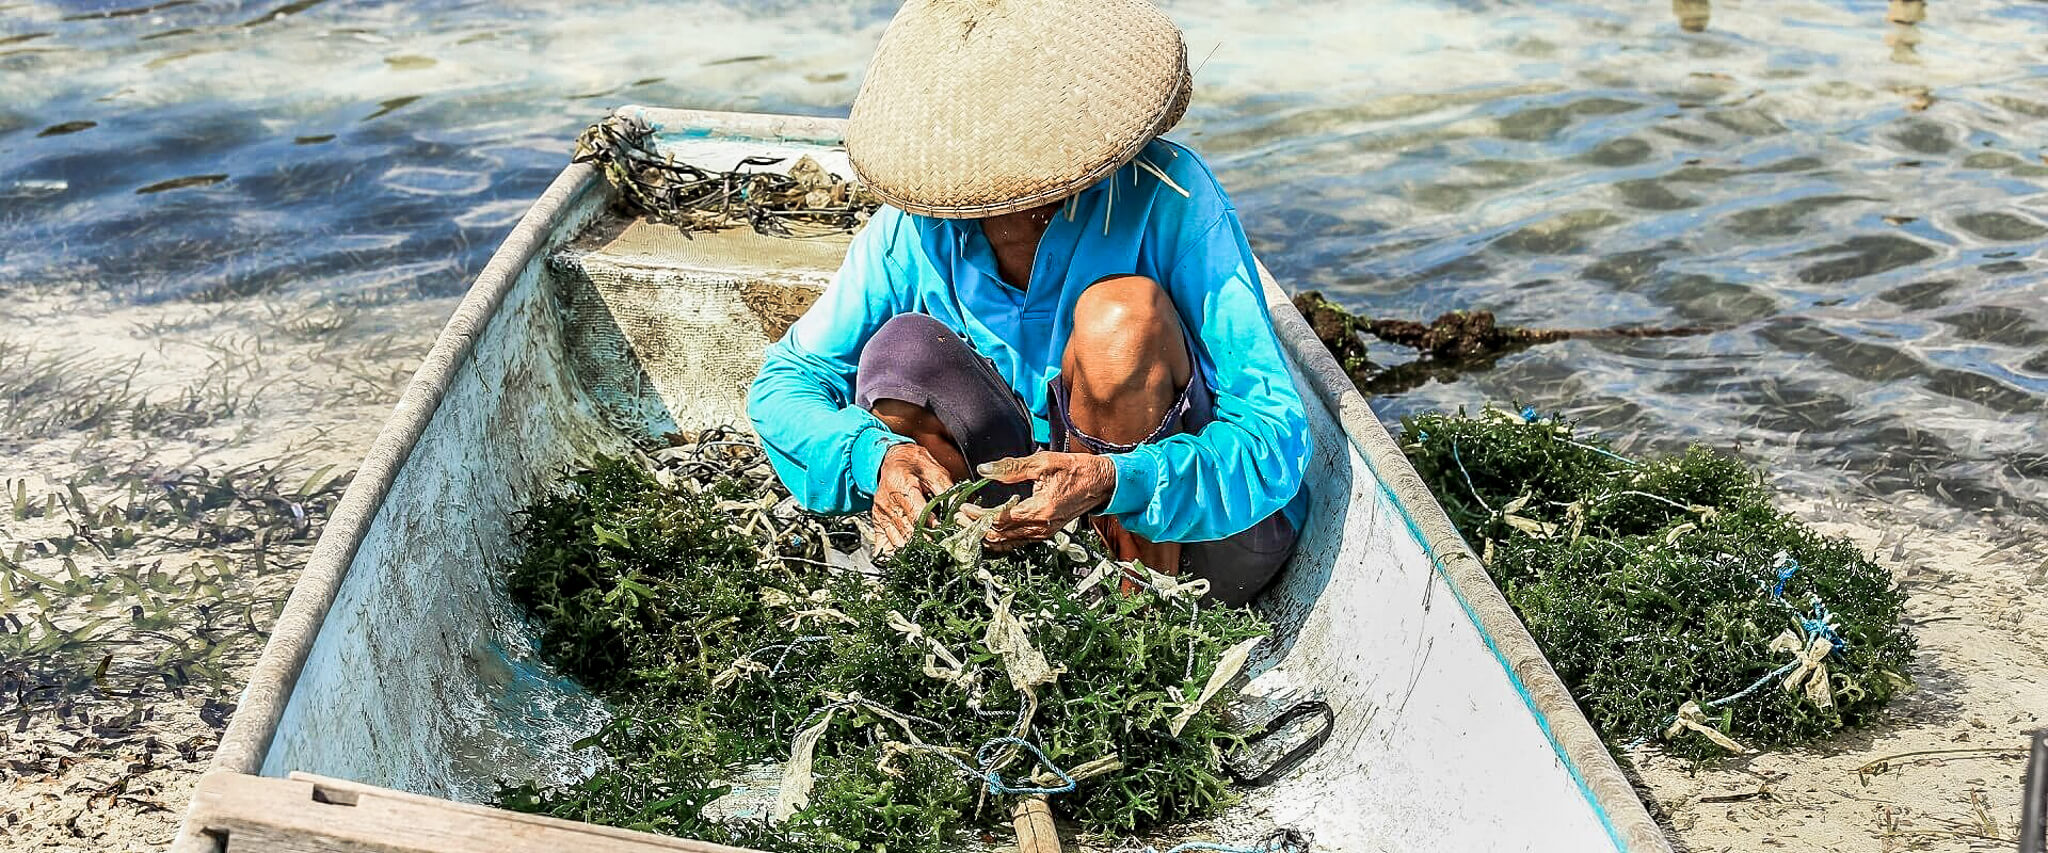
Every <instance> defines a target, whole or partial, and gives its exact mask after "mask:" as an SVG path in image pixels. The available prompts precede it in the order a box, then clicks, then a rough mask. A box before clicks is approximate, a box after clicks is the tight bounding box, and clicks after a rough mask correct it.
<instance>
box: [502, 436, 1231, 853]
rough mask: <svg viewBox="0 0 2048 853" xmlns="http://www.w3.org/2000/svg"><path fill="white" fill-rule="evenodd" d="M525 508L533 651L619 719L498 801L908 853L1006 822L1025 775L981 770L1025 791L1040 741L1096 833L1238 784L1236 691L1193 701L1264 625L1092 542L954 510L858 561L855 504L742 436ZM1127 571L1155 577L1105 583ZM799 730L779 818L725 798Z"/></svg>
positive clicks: (1084, 822)
mask: <svg viewBox="0 0 2048 853" xmlns="http://www.w3.org/2000/svg"><path fill="white" fill-rule="evenodd" d="M937 509H938V512H935V513H934V515H935V517H938V518H945V517H948V516H950V515H951V513H949V512H946V511H945V510H946V508H945V507H944V506H941V507H938V508H937ZM517 530H518V536H519V539H520V541H521V544H522V546H523V556H522V557H521V558H520V559H519V560H518V561H517V562H516V563H515V564H514V565H512V566H511V568H510V572H509V575H508V584H509V588H510V592H511V593H512V595H513V597H514V599H515V600H517V601H518V602H519V603H521V604H522V605H524V606H525V607H526V609H527V610H528V612H529V614H530V615H531V617H532V618H533V619H534V621H535V622H536V624H537V626H538V627H539V629H540V631H541V647H542V652H543V655H544V656H545V657H546V658H547V659H548V660H549V661H550V662H551V663H553V664H554V665H555V666H557V667H559V668H560V669H561V670H562V671H564V672H565V673H567V674H569V675H571V676H573V677H575V678H577V679H579V680H580V681H581V682H582V683H583V684H585V685H587V686H589V687H590V688H591V689H592V690H594V691H595V692H597V693H598V694H600V695H601V696H603V697H604V698H605V699H607V700H608V701H609V702H610V703H611V704H612V705H613V708H614V710H615V712H616V718H615V719H614V721H613V722H611V723H610V724H609V725H607V726H606V727H605V728H604V729H603V730H601V731H599V732H597V733H595V734H593V735H591V736H590V737H589V738H587V739H586V740H585V741H584V742H583V745H585V746H593V747H596V748H597V749H598V750H600V751H601V752H602V753H604V756H605V757H606V759H608V760H607V762H606V764H605V766H604V767H603V769H600V770H599V771H597V773H596V774H595V775H594V776H591V777H590V778H588V779H585V780H583V781H580V782H577V783H574V784H568V785H560V786H548V785H541V784H536V783H532V782H524V783H518V784H511V785H507V786H505V787H504V788H503V789H502V790H501V792H500V797H499V800H500V804H501V805H503V806H505V807H508V808H512V809H516V810H520V811H527V812H536V813H544V814H549V815H553V816H556V817H563V818H569V819H573V820H582V821H590V822H596V823H602V824H610V825H614V826H623V827H629V828H633V829H639V830H645V831H652V832H660V833H666V834H670V835H679V836H686V837H693V838H700V839H705V840H710V841H715V842H721V843H727V844H735V845H741V846H747V847H756V848H761V849H767V850H777V851H827V850H832V851H847V850H888V851H891V853H914V851H933V850H939V849H945V848H949V847H954V846H957V845H959V844H960V843H962V842H963V841H965V840H967V839H968V838H969V836H970V835H980V834H981V833H980V832H979V830H985V829H989V828H995V827H1006V826H1008V824H1009V814H1010V812H1009V806H1010V804H1011V802H1013V801H1014V800H1015V796H1011V795H1001V796H994V795H991V794H989V793H988V791H987V790H986V786H985V785H984V784H983V782H982V780H981V778H980V773H981V771H982V768H983V767H984V766H986V765H989V764H992V765H993V767H994V769H995V771H996V772H997V773H998V774H999V776H1000V778H1001V780H1002V781H1003V782H1004V783H1005V784H1006V785H1007V786H1009V787H1012V788H1027V787H1047V788H1057V787H1060V786H1061V784H1060V780H1059V779H1058V778H1056V777H1054V776H1053V775H1051V774H1050V773H1049V772H1048V771H1049V770H1050V769H1051V768H1050V767H1049V766H1048V764H1049V765H1051V766H1053V767H1057V768H1059V769H1060V770H1063V771H1065V772H1066V773H1068V774H1070V775H1071V776H1072V777H1074V778H1076V779H1078V780H1079V781H1078V783H1077V785H1076V789H1075V790H1074V791H1072V792H1071V793H1063V794H1057V795H1054V796H1052V798H1051V801H1052V807H1053V809H1054V811H1055V812H1057V813H1059V814H1061V815H1062V816H1063V817H1066V818H1068V819H1071V820H1072V821H1073V822H1074V823H1075V824H1078V825H1079V827H1080V828H1081V829H1082V830H1083V831H1085V832H1088V833H1091V834H1096V835H1100V836H1120V835H1127V834H1130V833H1133V832H1136V831H1138V830H1140V829H1143V828H1145V827H1149V826H1153V825H1157V824H1161V823H1169V822H1173V821H1179V820H1184V819H1188V818H1194V817H1199V816H1203V815H1208V814H1213V813H1214V812H1216V811H1217V810H1218V809H1219V808H1220V807H1222V806H1223V805H1225V804H1226V803H1227V801H1228V800H1229V799H1230V796H1231V795H1230V792H1229V790H1228V784H1229V783H1228V779H1227V778H1226V776H1225V773H1224V771H1223V769H1222V767H1221V766H1220V759H1219V755H1220V754H1221V753H1222V752H1223V751H1225V750H1227V749H1229V748H1230V747H1232V746H1234V745H1236V743H1237V741H1238V738H1237V736H1236V735H1233V734H1232V733H1231V732H1230V730H1228V729H1226V728H1225V726H1224V724H1223V722H1222V719H1221V716H1220V714H1219V710H1220V708H1221V707H1222V706H1223V704H1224V703H1225V702H1226V701H1227V700H1228V698H1229V693H1228V691H1224V692H1223V693H1222V694H1220V695H1214V696H1210V697H1208V700H1207V701H1206V702H1203V701H1202V700H1201V697H1202V694H1203V693H1204V689H1205V687H1207V686H1209V684H1210V680H1211V678H1212V676H1214V675H1215V674H1216V673H1217V672H1218V671H1219V670H1221V671H1222V673H1223V676H1222V677H1223V678H1225V679H1227V678H1229V677H1230V675H1232V674H1233V673H1234V672H1235V666H1236V664H1239V663H1241V661H1242V658H1243V655H1242V654H1241V652H1243V651H1245V650H1248V649H1249V648H1250V647H1251V646H1252V645H1253V644H1255V643H1256V642H1257V640H1258V638H1260V637H1262V636H1264V635H1266V634H1268V633H1269V627H1268V626H1267V625H1266V624H1265V623H1263V622H1262V621H1261V620H1260V619H1259V618H1258V617H1257V616H1255V615H1254V614H1253V613H1251V611H1249V610H1246V609H1242V608H1226V607H1221V606H1213V605H1209V604H1201V605H1199V606H1197V604H1196V601H1197V599H1196V597H1195V596H1194V595H1193V594H1192V592H1193V591H1192V590H1186V589H1182V590H1178V591H1176V590H1175V589H1174V586H1175V584H1174V582H1173V581H1171V580H1169V579H1165V578H1163V577H1161V576H1158V575H1152V574H1150V573H1148V572H1145V571H1144V570H1143V569H1142V568H1141V567H1136V566H1125V565H1121V564H1114V563H1110V562H1108V561H1105V560H1103V559H1101V558H1100V557H1099V556H1097V555H1096V554H1095V553H1092V552H1091V550H1090V547H1091V546H1090V545H1089V544H1088V543H1083V542H1081V541H1079V540H1071V541H1069V540H1062V541H1061V542H1059V543H1058V545H1057V546H1055V545H1050V544H1048V545H1040V546H1034V547H1027V548H1023V549H1019V550H1016V551H1013V552H1010V553H1006V554H996V553H984V552H983V550H982V549H981V548H980V547H979V540H980V536H981V532H980V531H976V530H973V529H971V528H961V527H960V526H959V525H957V524H947V525H943V526H939V527H935V528H933V529H931V530H929V531H927V532H924V533H920V534H919V535H918V536H917V537H916V538H915V539H914V540H913V541H912V543H911V544H909V545H907V546H906V547H905V548H903V549H902V550H901V551H899V552H898V553H897V554H895V555H893V556H892V557H890V558H887V559H884V560H882V561H881V562H880V564H879V568H878V571H877V573H875V574H872V575H870V574H865V573H863V572H861V571H858V570H856V569H854V568H851V567H850V565H849V561H847V560H846V559H845V556H844V555H845V554H846V553H848V552H850V551H853V550H854V549H855V548H856V547H857V546H858V542H859V539H858V536H859V534H858V533H857V532H856V531H854V529H853V527H852V525H851V524H850V523H849V522H848V521H847V520H845V519H829V518H821V517H818V516H815V515H811V514H808V513H804V512H801V511H799V510H797V509H795V508H794V505H793V503H791V502H790V501H788V499H787V494H786V493H785V492H783V491H782V490H781V488H780V486H779V485H778V484H777V483H776V482H775V481H774V478H773V476H772V474H771V473H770V472H769V469H768V467H767V465H766V464H765V460H764V457H763V456H762V455H761V451H760V450H759V448H758V447H756V446H754V445H752V444H750V443H748V442H747V441H745V440H742V439H740V438H738V437H736V436H735V435H732V434H712V435H707V436H702V437H698V439H697V440H695V441H693V442H692V443H690V444H689V445H687V446H682V447H676V448H670V449H667V450H664V451H660V452H657V453H655V454H654V455H652V456H651V457H642V456H638V455H635V456H633V457H628V458H607V459H600V460H598V461H597V462H596V464H595V465H594V466H593V467H592V468H590V469H589V470H585V471H581V472H578V473H575V474H573V475H571V476H569V477H568V478H566V479H565V480H564V481H563V482H561V483H560V484H559V485H558V486H557V487H556V488H555V489H554V490H553V491H552V492H551V493H550V494H548V495H547V496H545V497H543V498H541V499H539V500H537V501H536V502H534V503H533V505H532V506H531V507H529V508H528V509H527V510H526V511H525V512H524V514H523V515H522V516H521V518H520V520H519V523H518V526H517ZM963 530H964V532H963ZM1125 572H1132V573H1137V576H1138V577H1139V578H1140V579H1141V580H1146V581H1148V582H1150V583H1151V585H1152V586H1151V589H1149V590H1148V589H1140V590H1139V591H1137V592H1134V593H1129V594H1122V593H1118V592H1116V591H1114V590H1115V589H1116V587H1117V586H1118V581H1119V574H1120V573H1125ZM1233 649H1234V650H1237V651H1239V652H1240V654H1237V655H1234V656H1233V655H1231V654H1230V651H1232V650H1233ZM1176 723H1178V725H1176ZM1013 736H1014V737H1017V738H1018V739H1019V741H1022V742H1026V743H1028V744H1029V745H1030V746H1031V747H1035V748H1038V749H1042V750H1043V752H1044V761H1041V760H1040V759H1039V758H1037V757H1035V756H1033V755H1032V754H1031V753H1030V752H1029V751H1028V749H1024V748H1019V747H1018V746H1017V741H1003V740H1001V739H1002V738H1005V737H1013ZM806 740H809V741H811V742H814V743H815V749H814V750H813V751H812V752H811V755H810V762H811V768H812V770H813V771H814V772H813V773H811V774H801V773H798V774H792V775H789V776H785V777H784V785H783V789H784V792H785V793H787V792H788V790H789V788H790V784H789V783H790V782H791V781H792V780H794V781H795V782H796V787H797V788H798V789H801V787H802V786H803V784H804V782H803V781H802V780H804V779H814V780H815V781H814V782H813V783H812V787H811V788H810V790H809V793H808V797H807V803H806V804H804V805H803V806H802V807H801V808H800V809H797V810H795V811H794V813H793V814H790V815H788V816H787V818H786V819H785V820H779V821H778V820H774V819H773V813H774V806H773V800H772V798H770V799H769V800H768V801H765V802H749V803H746V804H743V805H741V806H738V807H735V806H734V805H733V804H732V802H730V801H728V802H726V803H716V802H715V801H717V800H718V799H719V798H720V797H722V796H724V795H726V794H727V793H729V792H730V791H731V790H732V787H731V785H730V780H732V779H734V778H736V777H739V776H741V775H743V774H746V773H747V771H749V770H750V769H752V770H753V771H754V773H753V774H752V775H751V776H750V778H753V779H759V777H760V775H761V773H762V772H763V771H762V769H761V768H762V767H763V765H764V764H767V763H770V762H773V763H779V764H783V765H784V766H785V767H786V766H787V765H788V764H791V763H794V764H799V765H800V764H801V763H802V761H803V758H802V753H803V752H804V749H803V747H802V746H801V744H802V743H803V742H804V741H806ZM984 745H988V746H987V747H986V748H985V749H984ZM977 752H979V753H980V754H979V755H977ZM793 755H794V757H795V759H796V760H795V761H792V758H793ZM963 765H964V766H966V767H972V768H974V770H973V772H972V773H970V772H968V771H966V770H965V769H963ZM778 772H786V771H779V770H775V769H772V768H771V769H769V770H767V771H766V773H767V776H768V779H769V781H770V782H771V783H772V782H773V779H774V778H775V774H776V773H778ZM753 787H756V788H758V787H760V785H759V784H758V782H756V783H755V784H754V785H753ZM736 811H737V814H736V813H735V812H736ZM999 832H1001V834H1000V835H999V836H997V837H1007V831H1006V830H999Z"/></svg>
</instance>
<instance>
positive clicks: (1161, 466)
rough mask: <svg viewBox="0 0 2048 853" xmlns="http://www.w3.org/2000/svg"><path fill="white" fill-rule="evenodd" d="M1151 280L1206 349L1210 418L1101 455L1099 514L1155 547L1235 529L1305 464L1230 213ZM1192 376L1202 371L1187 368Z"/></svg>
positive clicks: (1287, 384)
mask: <svg viewBox="0 0 2048 853" xmlns="http://www.w3.org/2000/svg"><path fill="white" fill-rule="evenodd" d="M1165 279H1166V280H1165V281H1162V282H1160V284H1161V285H1162V286H1163V287H1165V288H1166V291H1167V294H1168V295H1169V296H1170V297H1172V299H1173V302H1174V305H1175V306H1176V307H1177V308H1178V309H1179V311H1180V315H1181V321H1182V323H1183V324H1185V325H1186V327H1187V329H1188V333H1189V334H1190V335H1192V336H1193V337H1194V338H1195V339H1196V340H1198V341H1199V342H1200V345H1201V349H1202V350H1203V351H1205V352H1206V353H1207V354H1208V357H1209V361H1210V362H1211V367H1212V368H1213V374H1204V377H1205V378H1206V379H1207V380H1208V382H1209V387H1210V390H1211V391H1212V392H1213V393H1214V396H1215V401H1216V419H1215V420H1214V421H1213V422H1211V423H1209V424H1208V425H1206V426H1204V427H1203V428H1202V429H1201V431H1199V432H1195V433H1182V434H1179V435H1174V436H1169V437H1167V438H1166V439H1164V440H1162V441H1158V442H1155V443H1152V444H1145V445H1140V446H1139V447H1138V448H1136V449H1135V450H1133V451H1131V452H1129V453H1122V454H1117V455H1115V456H1113V457H1111V459H1112V461H1114V463H1115V465H1116V475H1117V479H1116V489H1115V491H1114V492H1113V493H1112V494H1111V496H1110V500H1109V504H1108V506H1107V507H1106V508H1105V509H1104V512H1106V513H1109V514H1112V515H1116V516H1118V517H1119V518H1120V519H1121V520H1122V521H1123V523H1124V527H1125V528H1126V529H1128V530H1130V531H1131V532H1132V533H1135V534H1137V535H1139V536H1143V537H1145V538H1147V539H1151V540H1153V541H1155V542H1206V541H1212V540H1216V539H1223V538H1225V537H1228V536H1231V535H1233V534H1236V533H1238V532H1240V531H1243V530H1244V529H1246V528H1248V527H1251V526H1252V525H1253V524H1256V523H1258V522H1259V521H1260V520H1261V519H1264V518H1265V517H1266V516H1268V515H1271V514H1273V513H1274V512H1276V511H1278V510H1279V509H1281V508H1282V507H1284V506H1286V505H1287V503H1288V502H1289V501H1291V500H1293V498H1294V496H1295V493H1296V492H1297V491H1299V490H1300V488H1301V481H1302V476H1303V472H1304V471H1305V470H1306V468H1307V465H1308V458H1309V450H1310V439H1309V430H1308V416H1307V413H1306V412H1305V411H1304V409H1303V407H1302V401H1301V395H1300V394H1299V393H1298V392H1297V391H1296V390H1295V387H1294V380H1293V377H1292V376H1290V375H1289V374H1288V371H1287V361H1286V358H1285V357H1284V356H1283V355H1282V353H1281V350H1280V339H1279V336H1278V335H1277V334H1275V333H1274V331H1273V323H1272V320H1271V318H1270V316H1269V315H1268V314H1267V312H1266V300H1265V299H1264V290H1263V287H1262V285H1261V282H1260V279H1259V274H1258V264H1257V262H1256V261H1254V260H1253V258H1252V251H1251V246H1250V245H1249V244H1248V243H1247V242H1246V241H1245V236H1244V229H1243V227H1242V226H1241V225H1239V223H1238V219H1237V216H1236V214H1235V213H1234V212H1231V211H1228V210H1226V211H1224V212H1223V214H1222V215H1221V216H1220V217H1219V218H1218V219H1216V220H1215V221H1214V223H1213V224H1211V225H1210V226H1209V227H1208V228H1207V229H1206V230H1204V231H1202V232H1201V233H1200V234H1199V236H1197V237H1196V238H1195V239H1194V240H1192V241H1189V242H1188V243H1187V244H1185V248H1184V249H1183V250H1182V253H1181V255H1180V257H1179V258H1178V259H1177V260H1176V261H1175V262H1174V265H1173V267H1172V268H1171V270H1170V272H1168V274H1167V275H1166V277H1165ZM1196 369H1197V370H1201V365H1196Z"/></svg>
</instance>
